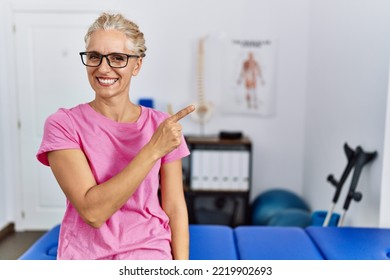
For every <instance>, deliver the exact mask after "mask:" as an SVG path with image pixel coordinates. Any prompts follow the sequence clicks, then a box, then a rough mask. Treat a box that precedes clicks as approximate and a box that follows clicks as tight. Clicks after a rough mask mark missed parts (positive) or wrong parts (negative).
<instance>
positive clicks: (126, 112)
mask: <svg viewBox="0 0 390 280" xmlns="http://www.w3.org/2000/svg"><path fill="white" fill-rule="evenodd" d="M89 105H90V106H91V107H92V108H93V109H94V110H95V111H96V112H98V113H99V114H102V115H103V116H105V117H107V118H109V119H111V120H113V121H116V122H135V121H137V120H138V118H139V116H140V114H141V108H140V106H138V105H136V104H134V103H132V102H131V101H130V100H129V99H127V100H120V101H119V100H118V101H116V102H115V101H113V100H104V99H99V98H95V99H94V100H93V101H91V102H90V103H89Z"/></svg>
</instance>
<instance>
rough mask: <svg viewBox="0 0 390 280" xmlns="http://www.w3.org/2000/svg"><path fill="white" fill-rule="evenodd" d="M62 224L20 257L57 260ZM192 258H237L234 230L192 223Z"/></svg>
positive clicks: (24, 258)
mask: <svg viewBox="0 0 390 280" xmlns="http://www.w3.org/2000/svg"><path fill="white" fill-rule="evenodd" d="M59 231H60V225H57V226H55V227H54V228H52V229H51V230H50V231H48V232H47V233H45V234H44V235H43V236H42V237H41V238H40V239H38V240H37V241H36V242H35V243H34V244H33V245H32V246H31V247H30V248H29V249H28V250H27V251H26V252H25V253H24V254H23V255H22V256H21V257H20V258H19V259H20V260H55V259H56V257H57V247H58V236H59ZM189 231H190V259H192V260H235V259H237V252H236V249H235V245H234V237H233V230H232V228H230V227H228V226H220V225H190V228H189Z"/></svg>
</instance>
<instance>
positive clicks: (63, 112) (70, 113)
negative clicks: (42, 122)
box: [46, 104, 84, 125]
mask: <svg viewBox="0 0 390 280" xmlns="http://www.w3.org/2000/svg"><path fill="white" fill-rule="evenodd" d="M82 106H84V104H80V105H77V106H75V107H71V108H64V107H60V108H58V109H57V111H55V112H54V113H52V114H50V115H49V116H48V117H47V118H46V124H48V123H49V124H62V125H63V124H66V123H69V124H70V123H72V122H73V119H74V118H76V116H77V115H79V114H80V111H81V107H82Z"/></svg>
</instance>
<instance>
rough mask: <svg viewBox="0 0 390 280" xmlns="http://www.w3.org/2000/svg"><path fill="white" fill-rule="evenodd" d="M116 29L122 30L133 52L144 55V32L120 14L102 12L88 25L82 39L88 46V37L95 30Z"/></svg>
mask: <svg viewBox="0 0 390 280" xmlns="http://www.w3.org/2000/svg"><path fill="white" fill-rule="evenodd" d="M99 29H102V30H113V29H114V30H118V31H120V32H123V33H124V34H125V35H126V37H127V39H128V40H129V43H128V48H129V49H130V50H132V51H134V52H135V54H136V55H139V56H140V57H144V56H145V52H146V46H145V39H144V34H143V33H142V32H141V31H140V30H139V27H138V25H137V24H135V23H134V22H132V21H130V20H128V19H126V18H125V17H124V16H123V15H121V14H109V13H102V14H101V15H100V16H99V17H98V18H97V19H96V20H95V22H94V23H92V25H91V26H90V27H89V29H88V31H87V34H85V37H84V41H85V45H86V47H88V44H89V39H90V37H91V35H92V33H93V32H95V31H96V30H99Z"/></svg>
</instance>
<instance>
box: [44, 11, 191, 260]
mask: <svg viewBox="0 0 390 280" xmlns="http://www.w3.org/2000/svg"><path fill="white" fill-rule="evenodd" d="M85 43H86V52H82V53H80V55H81V58H82V62H83V64H84V65H86V70H87V75H88V79H89V82H90V85H91V87H92V89H93V90H94V92H95V98H94V100H92V101H91V102H89V103H86V104H80V105H78V106H76V107H74V108H71V109H59V110H58V111H57V112H56V113H54V114H53V115H51V116H49V117H48V119H47V120H46V123H45V128H44V136H43V139H42V143H41V147H40V149H39V151H38V153H37V158H38V160H39V161H40V162H42V163H43V164H45V165H49V166H50V167H51V169H52V171H53V174H54V175H55V177H56V179H57V181H58V183H59V185H60V187H61V189H62V191H63V192H64V194H65V196H66V198H67V208H66V212H65V215H64V218H63V220H62V224H61V231H60V238H59V246H58V255H57V258H58V259H188V256H189V252H188V247H189V245H188V243H189V237H188V217H187V208H186V204H185V200H184V195H183V186H182V169H181V168H182V167H181V158H182V157H184V156H187V155H188V154H189V151H188V148H187V146H186V144H185V142H184V141H183V140H184V138H183V136H182V134H181V125H180V124H179V123H178V121H179V120H180V119H181V118H183V117H184V116H186V115H187V114H189V113H191V112H192V111H193V110H194V107H193V106H188V107H187V108H185V109H183V110H181V111H180V112H178V113H177V114H175V115H173V116H168V115H167V114H165V113H162V112H159V111H157V110H153V109H150V108H145V107H141V106H138V105H136V104H134V103H132V102H131V101H130V98H129V91H130V84H131V79H132V77H133V76H136V75H137V74H138V73H139V71H140V69H141V66H142V59H143V57H144V56H145V51H146V47H145V40H144V37H143V33H142V32H140V31H139V29H138V26H137V25H136V24H134V23H133V22H131V21H129V20H127V19H125V18H124V17H123V16H122V15H120V14H117V15H111V14H107V13H104V14H102V15H101V16H100V17H99V18H98V19H97V20H96V21H95V22H94V23H93V24H92V25H91V27H90V28H89V30H88V32H87V34H86V36H85ZM159 186H160V187H161V204H160V201H159V198H158V188H159Z"/></svg>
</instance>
